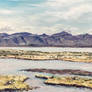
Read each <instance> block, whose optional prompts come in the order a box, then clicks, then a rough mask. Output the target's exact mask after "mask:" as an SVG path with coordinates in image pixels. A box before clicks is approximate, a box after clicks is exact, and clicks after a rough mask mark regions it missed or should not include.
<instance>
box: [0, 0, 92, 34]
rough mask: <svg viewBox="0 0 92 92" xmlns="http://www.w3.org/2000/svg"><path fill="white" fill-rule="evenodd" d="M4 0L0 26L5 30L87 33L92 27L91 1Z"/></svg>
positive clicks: (0, 11)
mask: <svg viewBox="0 0 92 92" xmlns="http://www.w3.org/2000/svg"><path fill="white" fill-rule="evenodd" d="M6 1H7V2H3V4H2V2H1V1H0V5H1V6H2V5H4V6H5V7H1V6H0V28H1V29H4V30H8V31H6V32H8V33H13V32H21V31H26V32H31V33H38V34H41V33H48V34H52V33H56V32H60V31H62V30H71V32H72V33H75V34H77V33H81V31H82V32H87V31H88V30H89V29H91V26H92V17H91V15H92V4H91V3H92V1H90V0H35V1H34V0H6ZM7 26H8V27H9V28H7ZM11 29H13V30H11ZM9 30H10V31H9ZM2 32H3V30H2Z"/></svg>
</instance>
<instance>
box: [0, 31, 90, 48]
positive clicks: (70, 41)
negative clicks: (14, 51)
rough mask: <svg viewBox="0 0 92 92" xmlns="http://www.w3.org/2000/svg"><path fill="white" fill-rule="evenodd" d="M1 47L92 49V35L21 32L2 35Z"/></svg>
mask: <svg viewBox="0 0 92 92" xmlns="http://www.w3.org/2000/svg"><path fill="white" fill-rule="evenodd" d="M0 46H1V47H18V46H32V47H42V46H43V47H44V46H45V47H49V46H51V47H92V35H91V34H80V35H72V34H71V33H68V32H65V31H63V32H60V33H56V34H52V35H47V34H42V35H37V34H32V33H28V32H20V33H14V34H7V33H0Z"/></svg>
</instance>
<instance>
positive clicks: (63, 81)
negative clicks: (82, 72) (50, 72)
mask: <svg viewBox="0 0 92 92" xmlns="http://www.w3.org/2000/svg"><path fill="white" fill-rule="evenodd" d="M35 77H36V78H42V79H45V81H44V83H45V84H47V85H61V86H69V87H70V86H74V87H85V88H90V89H92V79H90V78H84V77H78V76H74V77H71V76H67V77H66V76H65V77H58V76H47V75H35Z"/></svg>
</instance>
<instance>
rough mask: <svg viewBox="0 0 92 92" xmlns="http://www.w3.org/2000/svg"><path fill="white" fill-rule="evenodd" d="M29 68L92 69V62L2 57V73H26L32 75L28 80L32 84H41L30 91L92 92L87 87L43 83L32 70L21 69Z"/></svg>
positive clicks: (0, 70)
mask: <svg viewBox="0 0 92 92" xmlns="http://www.w3.org/2000/svg"><path fill="white" fill-rule="evenodd" d="M29 68H32V69H34V68H46V69H81V70H87V71H92V63H79V62H68V61H57V60H54V61H32V60H18V59H0V74H3V75H8V74H14V75H26V76H28V77H30V79H29V80H28V81H27V82H28V83H29V84H30V86H40V87H41V88H39V89H36V90H32V91H29V92H92V90H90V89H87V88H76V87H64V86H48V85H45V84H44V83H43V80H40V79H37V78H35V74H37V73H32V72H24V71H19V70H21V69H29Z"/></svg>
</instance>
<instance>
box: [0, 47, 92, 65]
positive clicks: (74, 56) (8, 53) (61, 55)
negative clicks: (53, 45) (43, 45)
mask: <svg viewBox="0 0 92 92" xmlns="http://www.w3.org/2000/svg"><path fill="white" fill-rule="evenodd" d="M0 58H3V59H5V58H13V59H22V60H34V61H35V60H38V61H40V60H41V61H46V60H62V61H71V62H86V63H92V52H69V51H68V52H66V51H64V52H42V51H25V50H14V49H6V50H4V49H0Z"/></svg>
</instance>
